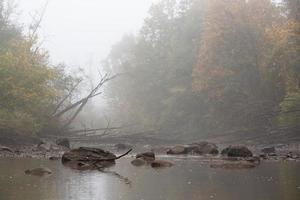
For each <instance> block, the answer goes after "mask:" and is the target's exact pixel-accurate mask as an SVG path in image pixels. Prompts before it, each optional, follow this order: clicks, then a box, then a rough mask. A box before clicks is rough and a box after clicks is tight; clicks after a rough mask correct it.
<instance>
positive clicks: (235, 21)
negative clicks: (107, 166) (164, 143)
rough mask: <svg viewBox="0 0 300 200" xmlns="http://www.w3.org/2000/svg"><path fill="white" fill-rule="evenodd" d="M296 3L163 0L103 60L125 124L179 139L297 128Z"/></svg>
mask: <svg viewBox="0 0 300 200" xmlns="http://www.w3.org/2000/svg"><path fill="white" fill-rule="evenodd" d="M299 33H300V23H299V1H297V0H286V1H282V2H280V3H278V2H277V3H274V2H273V1H271V0H247V1H246V0H234V1H223V0H209V1H206V0H180V1H176V0H163V1H161V2H160V3H158V4H155V5H153V6H152V8H151V9H150V11H149V16H148V18H147V19H146V20H145V22H144V25H143V27H142V29H141V31H140V32H139V34H138V35H137V36H133V35H127V36H124V38H123V39H122V40H121V41H120V42H119V43H117V44H116V45H115V46H114V47H113V48H112V50H111V53H110V55H109V56H108V58H107V59H106V60H105V61H104V66H105V69H106V70H107V71H109V72H114V73H120V74H122V76H121V77H120V78H119V79H118V80H116V81H115V82H114V84H111V85H110V87H109V88H108V90H107V92H106V94H107V97H108V98H109V100H110V102H111V105H112V107H113V108H114V111H115V116H116V117H117V118H118V119H120V120H122V121H123V122H126V123H130V124H139V125H140V126H141V128H142V129H145V128H150V129H155V130H160V131H161V132H167V133H179V134H180V135H181V136H182V135H183V134H184V133H186V134H188V135H199V134H202V135H204V134H212V133H219V132H224V131H225V132H226V131H229V132H230V131H231V132H232V131H237V132H238V131H266V130H269V129H274V128H275V129H278V128H280V127H283V126H288V127H294V126H297V125H298V124H299V123H300V112H299V110H300V102H299V101H300V97H299V96H300V90H299V86H300V85H299V80H300V73H299V72H300V60H299V59H300V56H299V55H300V44H299Z"/></svg>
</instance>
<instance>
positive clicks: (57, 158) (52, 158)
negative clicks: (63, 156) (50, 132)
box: [49, 156, 60, 160]
mask: <svg viewBox="0 0 300 200" xmlns="http://www.w3.org/2000/svg"><path fill="white" fill-rule="evenodd" d="M59 159H60V158H59V157H56V156H51V157H49V160H59Z"/></svg>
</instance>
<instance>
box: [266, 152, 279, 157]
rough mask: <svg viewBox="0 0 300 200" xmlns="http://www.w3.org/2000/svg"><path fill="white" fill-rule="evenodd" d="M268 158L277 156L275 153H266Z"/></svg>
mask: <svg viewBox="0 0 300 200" xmlns="http://www.w3.org/2000/svg"><path fill="white" fill-rule="evenodd" d="M268 156H270V157H275V156H277V154H276V153H268Z"/></svg>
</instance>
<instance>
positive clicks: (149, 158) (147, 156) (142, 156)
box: [135, 151, 155, 162]
mask: <svg viewBox="0 0 300 200" xmlns="http://www.w3.org/2000/svg"><path fill="white" fill-rule="evenodd" d="M135 157H136V158H140V159H143V160H145V161H147V162H151V161H154V160H155V154H154V153H153V152H151V151H149V152H144V153H139V154H137V155H136V156H135Z"/></svg>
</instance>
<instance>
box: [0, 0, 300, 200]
mask: <svg viewBox="0 0 300 200" xmlns="http://www.w3.org/2000/svg"><path fill="white" fill-rule="evenodd" d="M48 3H49V4H51V1H49V2H48ZM70 4H72V3H70ZM128 4H130V2H129V1H128ZM19 9H20V8H19V7H18V3H16V2H14V3H12V2H10V1H7V0H0V172H1V173H0V199H3V200H14V199H16V200H20V199H33V200H40V199H45V200H50V199H58V200H60V199H61V200H66V199H103V200H114V199H125V200H129V199H130V200H134V199H149V200H154V199H175V200H181V199H201V200H206V199H221V200H238V199H242V198H243V199H245V200H248V199H249V200H251V199H257V200H267V199H270V200H271V199H272V200H281V199H282V200H296V199H298V198H299V196H300V176H299V173H298V172H299V170H300V164H299V162H298V161H300V1H299V0H277V1H272V0H160V1H155V3H152V6H151V7H150V8H149V9H148V13H147V15H146V18H144V20H143V23H142V25H141V27H140V28H139V30H138V31H137V32H136V33H123V37H122V38H119V40H118V41H116V42H115V43H114V45H112V46H111V48H110V51H109V53H108V55H106V56H105V58H104V59H101V60H99V61H98V64H97V67H95V68H94V69H93V73H91V74H89V73H88V72H87V69H86V68H85V66H78V68H77V69H74V68H71V67H70V66H68V64H65V63H64V62H63V61H61V62H59V63H56V62H53V60H52V59H51V51H48V50H47V48H45V45H44V43H43V38H42V37H41V34H40V30H41V29H42V28H43V26H42V22H43V19H44V16H45V15H47V6H45V9H44V10H38V12H37V13H36V15H34V16H33V17H32V20H31V23H30V24H29V25H23V24H22V22H21V21H20V20H19V18H18V17H16V16H18V12H19V11H20V10H19ZM111 12H113V11H111ZM128 12H130V11H128ZM80 14H84V12H83V13H80ZM115 14H116V15H118V13H115ZM91 20H97V19H91ZM109 20H110V19H107V21H109ZM73 23H74V22H73ZM124 23H126V21H124ZM98 35H99V37H102V36H101V33H99V34H98ZM78 40H80V38H78ZM95 45H99V46H101V44H95ZM112 152H113V153H112ZM114 153H116V155H115V154H114ZM152 168H153V169H154V170H153V169H152ZM70 169H71V170H70ZM108 169H109V170H108ZM81 172H82V173H81ZM78 173H79V174H78ZM28 175H29V176H28ZM37 176H38V177H41V178H35V177H37ZM44 176H46V177H48V178H47V179H44ZM64 177H65V178H64ZM66 177H73V179H74V180H75V181H73V182H71V181H69V180H67V178H66ZM245 181H246V182H247V184H246V185H244V182H245ZM57 183H59V184H60V185H62V186H56V185H57ZM100 183H101V184H100ZM85 184H87V186H86V187H85V186H83V185H85ZM242 185H243V186H242ZM44 186H45V187H46V188H45V187H44ZM17 191H18V192H17Z"/></svg>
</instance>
